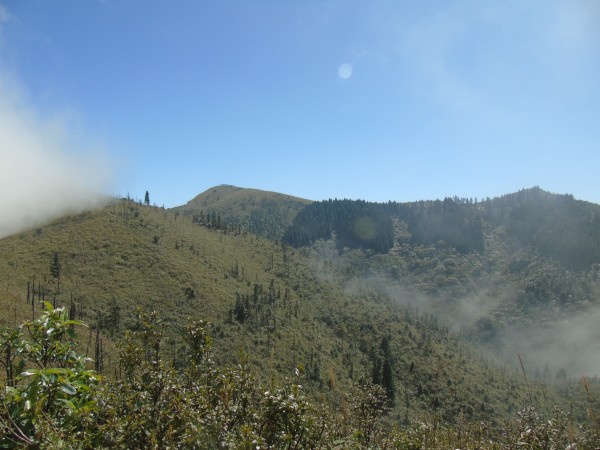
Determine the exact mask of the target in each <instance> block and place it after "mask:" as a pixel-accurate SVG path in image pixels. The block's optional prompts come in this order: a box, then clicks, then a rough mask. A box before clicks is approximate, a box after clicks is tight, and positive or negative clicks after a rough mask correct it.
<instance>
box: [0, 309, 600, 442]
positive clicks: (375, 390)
mask: <svg viewBox="0 0 600 450" xmlns="http://www.w3.org/2000/svg"><path fill="white" fill-rule="evenodd" d="M207 325H208V324H207V323H205V322H203V321H191V322H190V323H189V324H188V325H187V327H186V330H185V336H184V340H185V342H186V346H185V350H184V355H183V359H184V360H183V366H182V367H181V368H180V369H176V368H175V367H173V366H172V365H170V364H168V363H166V362H165V361H164V360H163V359H162V357H161V355H162V352H161V343H162V332H163V324H161V321H160V319H159V318H158V317H157V315H156V314H155V313H151V314H141V315H140V316H139V317H138V323H137V326H136V327H135V331H132V332H129V333H127V334H126V336H125V338H124V340H123V341H122V343H121V344H120V356H119V362H120V363H119V367H120V371H119V377H118V378H117V379H116V380H109V379H108V378H105V377H101V376H99V375H98V374H96V373H95V372H94V371H92V370H90V369H89V368H87V367H86V363H88V364H89V362H90V361H87V360H86V359H85V358H83V357H82V356H80V355H78V353H77V350H76V345H75V340H74V338H75V328H76V327H81V326H83V324H82V323H80V322H77V321H73V320H69V319H68V315H67V313H66V311H64V310H62V309H53V308H52V306H51V305H50V304H49V303H46V305H45V310H44V312H43V313H42V315H41V317H39V318H37V319H36V320H33V321H28V322H25V323H24V324H23V325H22V326H21V327H19V328H16V329H3V330H2V334H1V340H0V353H1V354H2V355H3V356H4V358H3V359H2V363H3V366H4V368H5V370H6V378H5V379H4V381H5V386H4V388H3V390H2V393H1V394H0V397H1V398H0V400H1V405H2V406H1V407H0V433H1V434H0V446H1V447H2V448H17V447H28V448H53V449H58V448H70V449H72V448H82V449H84V448H128V449H129V448H200V449H214V448H273V449H279V448H340V449H341V448H397V449H421V448H431V449H435V448H444V449H445V448H497V449H512V448H530V449H546V448H571V449H574V448H596V447H597V446H598V445H600V423H599V422H598V420H597V418H596V416H595V415H594V412H593V411H590V416H591V420H590V421H589V422H588V423H587V424H586V425H585V426H583V427H581V426H579V425H577V424H575V423H574V422H573V419H572V417H571V416H570V414H568V413H565V412H563V411H561V410H559V409H557V408H555V410H554V411H553V413H552V414H551V415H550V416H549V417H544V416H543V415H541V414H540V413H539V412H538V411H536V409H535V408H534V407H533V406H530V407H528V408H525V409H524V410H522V411H520V412H519V413H518V414H517V415H516V418H514V419H512V420H507V421H506V422H505V423H504V424H503V425H502V426H501V427H495V426H493V425H491V424H486V423H484V422H467V421H465V419H464V416H463V414H462V412H459V413H458V416H457V420H456V422H455V424H454V425H447V424H445V423H444V422H443V421H441V420H440V418H439V416H436V415H429V416H425V417H423V418H422V419H420V420H417V421H413V422H412V423H411V424H407V426H404V427H398V426H397V425H396V426H394V425H393V424H391V423H389V422H385V421H384V420H382V419H383V418H384V417H385V415H386V413H387V411H388V401H389V397H388V396H386V393H385V390H384V388H382V387H380V386H378V385H373V384H369V383H366V384H363V385H354V386H352V387H351V388H350V389H348V390H343V391H338V390H336V389H335V387H334V386H331V394H330V395H331V396H332V397H333V402H334V404H335V405H334V407H331V406H329V404H327V403H317V402H311V401H310V400H309V398H308V397H307V395H306V394H305V391H304V388H303V386H302V385H303V378H304V374H303V371H302V369H300V368H297V369H296V370H295V373H294V374H292V375H291V376H290V377H289V378H286V379H285V380H283V381H282V382H280V383H276V382H275V381H274V380H266V381H265V382H262V383H261V382H259V381H258V380H257V378H256V377H255V376H254V374H253V373H252V371H251V370H250V368H249V366H248V363H247V356H246V355H245V354H244V353H243V352H242V353H241V354H240V356H239V360H238V365H237V366H236V367H227V368H223V367H219V366H217V365H216V364H215V361H214V360H213V354H212V351H213V350H212V338H211V336H210V334H209V332H208V329H209V328H208V326H207ZM586 389H587V385H586Z"/></svg>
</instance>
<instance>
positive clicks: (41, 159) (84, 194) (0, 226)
mask: <svg viewBox="0 0 600 450" xmlns="http://www.w3.org/2000/svg"><path fill="white" fill-rule="evenodd" d="M73 119H74V117H73V116H72V115H71V116H69V114H66V113H62V114H59V113H51V114H47V113H45V114H41V113H39V111H37V110H36V108H35V107H33V106H32V105H30V104H29V103H28V102H27V101H26V100H24V98H23V96H22V95H21V93H20V89H19V87H18V83H17V82H14V81H13V80H11V79H10V77H9V76H6V75H5V74H0V238H2V237H5V236H8V235H11V234H14V233H17V232H19V231H22V230H24V229H28V228H32V227H35V226H39V225H41V224H43V223H45V222H47V221H49V220H52V219H54V218H56V217H59V216H61V215H63V214H65V213H69V212H77V211H81V210H84V209H89V208H92V207H95V206H98V205H99V204H100V203H101V202H102V201H103V196H102V194H101V193H103V192H107V191H108V189H109V184H110V179H111V169H110V164H109V161H108V157H107V156H106V154H105V152H103V151H102V149H101V148H100V146H99V145H96V144H95V143H90V142H92V140H91V139H90V141H88V139H87V138H86V136H85V135H84V134H85V133H82V132H81V131H80V130H78V129H77V127H76V126H75V124H74V122H76V121H75V120H73Z"/></svg>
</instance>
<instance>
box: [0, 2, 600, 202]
mask: <svg viewBox="0 0 600 450" xmlns="http://www.w3.org/2000/svg"><path fill="white" fill-rule="evenodd" d="M2 85H3V86H4V87H3V88H2ZM0 88H1V89H0V94H4V95H5V96H7V95H8V94H7V92H10V93H11V94H10V96H13V94H14V97H15V98H14V99H13V100H11V102H10V104H9V106H5V110H4V114H5V116H6V117H11V116H12V115H14V114H17V115H19V114H21V115H25V116H27V117H28V118H29V119H28V120H29V122H28V123H29V126H30V130H31V133H37V130H38V129H40V128H41V129H48V128H51V129H53V130H55V132H56V133H58V134H59V135H61V136H62V137H61V138H60V139H59V143H58V144H56V145H55V146H54V147H53V149H51V150H48V151H49V152H57V153H59V154H61V155H62V156H64V157H65V160H75V161H76V163H73V164H72V165H68V164H67V167H68V170H80V171H81V173H82V174H85V176H83V178H86V179H93V178H94V176H95V175H97V172H102V173H103V174H104V173H105V172H108V171H110V172H112V176H111V177H109V178H110V182H108V183H107V182H106V179H105V178H103V179H102V182H101V183H98V186H100V185H101V186H102V189H104V190H106V191H107V192H109V193H115V194H117V193H118V194H122V195H125V194H127V193H129V194H130V195H132V196H134V197H137V198H143V195H144V192H145V191H146V190H149V191H150V195H151V200H152V201H153V202H155V203H157V204H159V205H165V206H167V207H170V206H176V205H179V204H183V203H185V202H186V201H187V200H189V199H191V198H192V197H194V196H195V195H197V194H199V193H200V192H202V191H204V190H206V189H207V188H209V187H212V186H214V185H218V184H233V185H237V186H242V187H254V188H259V189H265V190H272V191H278V192H284V193H288V194H292V195H296V196H300V197H305V198H310V199H314V200H318V199H323V198H334V197H337V198H363V199H367V200H372V201H387V200H390V199H391V200H398V201H411V200H419V199H434V198H443V197H445V196H453V195H458V196H461V197H463V196H464V197H478V198H482V197H487V196H490V197H493V196H496V195H502V194H505V193H509V192H514V191H516V190H518V189H521V188H523V187H531V186H534V185H539V186H540V187H542V188H544V189H547V190H549V191H552V192H558V193H572V194H573V195H575V196H576V197H577V198H581V199H584V200H589V201H594V202H597V203H600V189H599V183H598V170H599V168H600V145H599V144H600V2H598V1H596V0H589V1H584V0H569V1H566V0H565V1H554V0H538V1H533V0H532V1H527V2H523V1H470V2H466V1H464V2H463V1H446V0H444V1H418V2H413V1H397V0H394V1H368V2H366V1H365V2H356V1H328V0H324V1H312V0H308V1H306V0H305V1H275V0H273V1H202V2H199V1H191V0H182V1H177V2H166V1H155V0H144V1H141V0H118V1H117V0H103V1H94V0H63V1H60V2H53V1H49V0H30V1H29V0H0ZM1 113H2V111H0V114H1ZM19 117H21V116H19ZM56 129H58V130H59V131H56ZM46 132H47V131H46ZM0 133H1V129H0ZM40 136H42V137H41V138H40V141H47V139H46V138H45V137H44V136H46V135H45V134H43V133H42V134H41V135H40ZM5 143H6V139H5V140H4V141H3V140H2V136H1V135H0V148H1V146H4V149H1V150H0V152H1V153H0V157H1V158H2V159H3V161H2V165H4V166H5V170H7V169H6V168H7V167H10V166H11V164H13V163H12V162H11V161H16V160H18V158H19V157H18V156H17V154H16V153H15V150H13V147H10V148H9V146H7V145H6V144H5ZM61 143H62V144H61ZM63 144H64V149H62V150H61V149H60V148H59V149H57V148H55V147H61V145H63ZM40 145H41V146H40V150H39V151H38V152H37V153H35V154H34V155H33V156H31V158H34V159H35V158H37V157H39V158H38V160H40V161H41V160H43V152H45V151H46V150H44V148H43V147H44V146H43V145H42V144H40ZM14 148H16V147H14ZM36 155H37V156H36ZM99 161H102V162H99ZM107 161H108V162H107ZM31 164H33V165H35V164H36V162H35V161H32V162H31ZM40 164H41V163H40ZM13 165H14V164H13ZM100 167H101V168H102V169H101V170H100ZM107 167H108V169H107ZM73 168H75V169H73ZM15 171H16V169H15V170H12V172H15ZM94 186H95V185H94Z"/></svg>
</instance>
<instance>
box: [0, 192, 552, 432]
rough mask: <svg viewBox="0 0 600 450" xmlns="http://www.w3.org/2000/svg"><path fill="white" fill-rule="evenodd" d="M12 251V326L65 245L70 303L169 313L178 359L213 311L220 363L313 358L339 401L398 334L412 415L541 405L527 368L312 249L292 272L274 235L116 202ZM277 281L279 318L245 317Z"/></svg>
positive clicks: (8, 245)
mask: <svg viewBox="0 0 600 450" xmlns="http://www.w3.org/2000/svg"><path fill="white" fill-rule="evenodd" d="M0 252H1V258H0V310H1V311H2V312H3V314H2V315H0V317H1V319H0V320H1V324H14V323H15V321H16V322H20V321H21V320H22V319H26V318H28V317H30V314H31V313H30V308H31V307H30V306H28V305H27V304H26V298H25V297H26V290H27V282H28V280H31V279H32V278H33V276H35V279H36V282H37V281H40V280H41V282H42V285H46V286H47V288H48V292H52V289H54V290H55V289H56V287H55V285H54V284H53V280H52V278H51V275H50V264H51V260H52V255H53V253H54V252H58V253H59V257H60V261H61V264H62V276H61V294H58V295H57V303H58V304H61V303H63V304H69V303H70V297H71V295H72V296H73V298H74V301H75V302H76V303H77V305H78V307H79V305H81V304H82V305H83V308H84V312H85V314H84V320H85V321H87V322H88V323H91V324H93V323H95V321H96V320H97V318H98V312H103V313H104V314H105V315H106V314H108V309H109V307H110V305H111V304H113V305H114V304H116V305H118V306H119V307H120V310H121V313H120V316H121V329H122V328H125V327H128V326H133V325H134V324H135V309H136V308H138V307H139V308H142V309H143V310H152V309H154V310H157V311H158V312H159V315H160V317H162V318H163V319H164V320H165V322H166V324H167V326H166V327H165V338H166V339H165V344H164V345H163V349H164V351H165V353H166V354H167V355H168V356H169V357H175V355H176V352H177V349H178V346H179V341H178V337H177V336H178V335H179V329H180V327H182V326H184V325H185V323H186V320H187V318H188V317H192V318H196V319H205V320H210V321H212V322H213V324H214V328H213V334H214V336H215V342H216V346H215V358H217V360H219V361H222V362H224V363H232V362H235V361H236V360H237V355H238V352H239V350H240V349H245V350H246V351H247V352H248V354H249V357H250V361H251V364H252V365H253V366H254V368H255V369H256V370H257V372H258V373H259V374H260V375H261V376H262V377H263V378H264V379H268V377H269V376H274V377H283V376H287V375H289V374H290V373H291V372H292V371H293V369H294V367H296V366H297V365H298V364H300V365H302V366H303V367H304V369H305V372H306V376H307V383H308V385H309V386H310V387H311V390H312V392H313V393H314V394H315V395H323V396H324V397H325V398H329V399H330V400H331V401H334V398H335V393H336V392H341V391H343V390H344V389H345V388H346V386H347V385H348V383H350V375H352V378H353V380H354V381H356V382H359V381H360V380H361V379H369V378H370V377H371V369H372V366H373V363H372V359H373V358H374V356H375V355H377V354H378V348H379V345H380V342H381V338H382V337H383V336H384V335H389V336H390V338H391V350H392V355H393V367H394V372H395V378H394V382H395V385H396V408H395V414H396V415H397V417H398V418H400V419H405V418H407V417H408V418H414V417H415V415H416V414H419V413H423V412H425V411H434V412H435V411H437V412H439V413H440V414H442V415H443V416H444V418H446V419H448V420H452V419H453V418H455V417H456V416H457V415H458V413H459V411H460V410H462V411H463V412H465V414H466V416H467V417H473V418H474V417H485V418H491V419H494V420H499V419H500V417H502V416H504V415H505V414H509V413H512V412H514V410H516V409H518V408H521V407H522V406H524V405H525V404H527V403H528V396H527V393H526V388H525V387H524V386H523V384H522V382H521V379H520V378H519V377H518V376H517V375H515V373H514V372H512V371H510V370H508V369H502V368H501V367H500V366H498V365H494V364H492V363H490V362H489V361H487V360H486V358H485V357H484V356H482V355H480V354H478V353H476V352H473V351H471V350H469V347H468V346H467V345H466V344H464V343H463V342H461V341H460V340H458V339H457V338H455V337H454V336H453V335H452V334H451V333H448V332H447V330H446V329H444V328H442V327H439V326H436V324H435V323H434V321H432V318H431V317H429V316H428V315H423V314H421V313H419V312H418V311H416V310H415V309H399V308H396V307H394V306H391V305H390V303H389V301H387V300H386V299H384V298H382V297H381V296H380V295H379V294H378V293H377V291H375V290H372V289H371V288H370V286H369V285H365V286H362V287H361V286H359V287H357V288H356V289H353V290H348V289H347V286H346V289H345V290H344V286H341V285H340V284H339V283H338V282H337V281H333V278H331V279H329V280H328V279H327V277H323V276H321V275H323V274H324V273H325V272H326V271H325V270H322V269H323V268H322V267H321V268H319V264H322V259H315V257H316V256H317V255H316V254H315V253H313V252H314V251H313V250H309V249H301V250H292V249H286V250H285V255H286V256H285V258H286V259H287V261H288V267H287V268H286V267H285V266H284V249H283V248H282V247H281V246H279V245H276V244H275V243H273V242H272V241H269V240H266V239H264V238H257V237H256V236H254V235H251V234H243V235H239V236H234V235H231V234H223V233H222V232H221V231H218V232H217V231H210V230H208V229H206V228H204V227H201V226H198V225H196V224H193V223H192V222H191V220H189V219H187V218H183V217H177V216H176V215H175V214H173V213H172V212H170V211H165V210H162V209H158V208H151V207H143V206H140V205H137V204H135V203H131V202H127V201H118V202H117V201H116V202H114V203H112V204H111V205H108V206H106V207H105V208H103V209H100V210H97V211H92V212H87V213H83V214H80V215H75V216H70V217H65V218H63V219H61V220H58V221H55V222H54V223H52V224H50V225H48V226H46V227H43V228H41V229H39V230H29V231H26V232H24V233H21V234H19V235H16V236H12V237H9V238H6V239H3V240H1V241H0ZM236 265H237V266H238V276H237V277H234V276H233V272H234V271H233V268H234V267H235V266H236ZM242 273H243V276H242ZM271 280H274V281H273V282H274V287H275V291H276V292H278V293H280V294H279V295H278V297H277V299H276V300H275V301H274V302H273V305H270V306H267V305H263V312H264V311H265V310H266V309H270V310H271V314H272V317H273V318H275V321H274V323H275V324H276V326H273V327H271V328H270V327H269V326H264V325H260V324H257V323H252V322H247V323H245V324H244V325H242V324H240V323H238V322H237V321H235V320H234V321H233V322H232V321H231V320H230V319H229V318H230V313H229V312H230V310H231V308H232V306H233V305H234V303H235V296H236V293H241V294H245V293H251V292H252V290H253V287H254V284H255V283H257V284H261V285H262V286H263V289H265V290H266V289H267V288H268V286H269V283H270V282H271ZM286 287H287V288H288V290H289V298H288V299H287V300H284V297H285V294H284V293H285V290H286ZM186 289H187V290H188V291H187V292H188V293H189V292H190V291H189V290H193V291H194V294H195V296H194V298H190V296H186ZM49 297H51V294H48V295H47V299H48V298H49ZM109 334H110V332H109V330H103V335H104V336H105V339H106V340H107V343H108V344H107V345H105V350H106V352H107V353H108V354H107V356H106V358H107V360H108V361H109V363H108V364H105V365H106V366H107V367H109V368H114V360H115V359H116V357H115V354H114V346H113V345H112V344H111V340H110V339H109V338H108V335H109ZM118 339H119V332H117V333H116V334H115V336H114V340H115V341H116V340H118ZM110 361H113V364H112V365H111V364H110ZM111 370H112V369H111ZM328 385H330V386H332V387H333V389H328ZM534 390H535V392H534V396H536V397H537V400H540V401H541V394H540V391H539V390H538V389H537V388H536V389H534Z"/></svg>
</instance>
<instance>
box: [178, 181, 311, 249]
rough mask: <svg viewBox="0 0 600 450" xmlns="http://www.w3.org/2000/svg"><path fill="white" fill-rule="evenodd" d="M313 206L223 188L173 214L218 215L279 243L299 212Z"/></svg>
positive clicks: (255, 191) (254, 191) (302, 201)
mask: <svg viewBox="0 0 600 450" xmlns="http://www.w3.org/2000/svg"><path fill="white" fill-rule="evenodd" d="M309 203H310V200H305V199H302V198H298V197H293V196H290V195H285V194H279V193H276V192H268V191H262V190H259V189H244V188H239V187H236V186H228V185H221V186H215V187H214V188H211V189H208V190H207V191H205V192H203V193H202V194H200V195H198V196H196V197H194V198H193V199H192V200H190V201H189V202H187V203H186V204H185V205H182V206H179V207H177V208H173V210H174V211H176V212H179V213H180V214H182V215H184V216H187V217H192V216H194V215H195V214H199V213H200V211H202V212H203V213H204V214H206V213H208V212H209V211H210V212H211V213H218V214H219V215H220V216H221V219H222V220H224V221H226V222H232V223H235V224H241V225H243V226H244V228H245V229H246V230H249V231H252V232H255V233H257V234H260V235H263V236H266V237H268V238H271V239H278V238H280V237H281V236H282V235H283V232H284V231H285V229H286V227H287V226H288V225H289V224H290V223H291V222H292V221H293V220H294V217H295V216H296V214H297V213H298V211H299V210H300V209H302V208H303V207H304V206H306V205H307V204H309Z"/></svg>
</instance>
